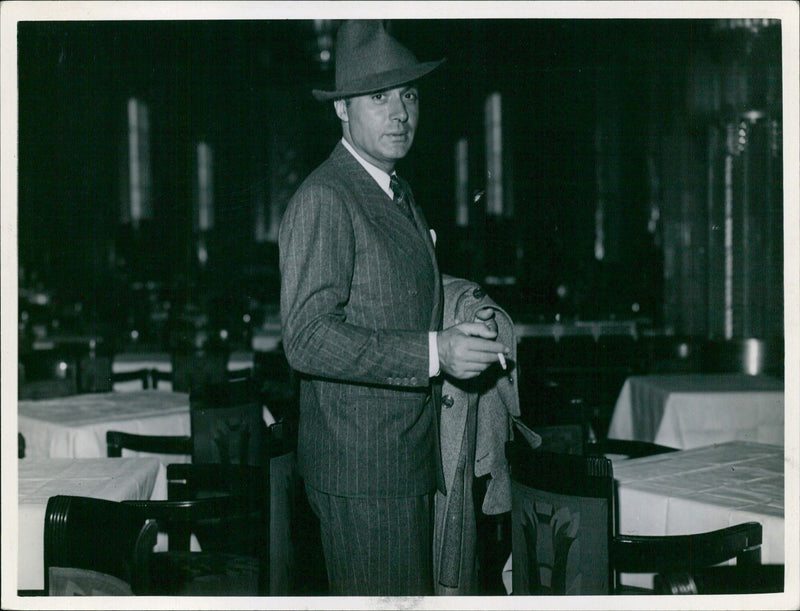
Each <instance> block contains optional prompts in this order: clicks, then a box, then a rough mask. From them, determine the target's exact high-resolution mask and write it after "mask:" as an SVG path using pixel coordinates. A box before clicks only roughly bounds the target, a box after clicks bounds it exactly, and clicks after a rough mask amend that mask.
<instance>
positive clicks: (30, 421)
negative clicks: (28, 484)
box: [17, 390, 190, 462]
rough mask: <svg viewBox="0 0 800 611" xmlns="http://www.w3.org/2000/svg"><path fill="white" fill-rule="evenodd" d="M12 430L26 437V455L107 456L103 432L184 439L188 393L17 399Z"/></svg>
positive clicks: (171, 458) (187, 427)
mask: <svg viewBox="0 0 800 611" xmlns="http://www.w3.org/2000/svg"><path fill="white" fill-rule="evenodd" d="M17 426H18V429H19V432H20V433H22V435H23V437H24V438H25V452H26V456H30V457H44V458H99V457H103V456H106V431H108V430H112V429H113V430H118V431H123V432H126V433H139V434H147V435H189V434H190V423H189V395H188V393H177V392H156V391H153V390H140V391H136V392H107V393H87V394H79V395H70V396H66V397H56V398H53V399H39V400H20V401H19V402H18V405H17ZM181 458H182V457H180V456H168V457H164V460H165V461H167V462H179V461H180V460H181Z"/></svg>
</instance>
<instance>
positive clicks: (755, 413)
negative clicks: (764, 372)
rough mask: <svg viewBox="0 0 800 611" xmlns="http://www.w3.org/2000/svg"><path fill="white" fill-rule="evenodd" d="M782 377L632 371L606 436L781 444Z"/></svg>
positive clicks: (671, 442) (685, 444)
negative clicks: (637, 372) (647, 373)
mask: <svg viewBox="0 0 800 611" xmlns="http://www.w3.org/2000/svg"><path fill="white" fill-rule="evenodd" d="M783 422H784V394H783V382H781V381H780V380H777V379H774V378H769V377H766V376H750V375H744V374H686V375H648V376H633V377H630V378H628V379H627V380H626V381H625V384H624V385H623V386H622V391H621V392H620V395H619V398H618V399H617V404H616V406H615V408H614V413H613V415H612V418H611V424H610V426H609V430H608V436H609V437H610V438H612V439H634V440H638V441H652V442H655V443H658V444H661V445H665V446H669V447H673V448H680V449H689V448H696V447H700V446H705V445H710V444H712V443H723V442H726V441H734V440H742V441H754V442H757V443H768V444H775V445H783Z"/></svg>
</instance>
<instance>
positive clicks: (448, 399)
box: [442, 395, 456, 408]
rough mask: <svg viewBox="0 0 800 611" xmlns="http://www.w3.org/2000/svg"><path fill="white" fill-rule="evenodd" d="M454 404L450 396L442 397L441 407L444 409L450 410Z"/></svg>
mask: <svg viewBox="0 0 800 611" xmlns="http://www.w3.org/2000/svg"><path fill="white" fill-rule="evenodd" d="M455 402H456V400H455V399H453V397H452V396H451V395H442V405H444V406H445V407H447V408H451V407H453V404H454V403H455Z"/></svg>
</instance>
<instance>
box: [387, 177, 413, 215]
mask: <svg viewBox="0 0 800 611" xmlns="http://www.w3.org/2000/svg"><path fill="white" fill-rule="evenodd" d="M389 187H391V189H392V193H393V194H394V197H393V198H392V201H394V203H395V204H397V206H398V207H399V208H400V211H401V212H402V213H403V214H405V215H406V217H407V218H408V220H410V221H411V222H412V223H414V213H413V212H411V202H412V201H413V196H412V195H411V187H409V186H408V183H407V182H406V181H405V180H403V179H402V178H400V177H399V176H398V175H397V174H392V175H391V176H390V177H389ZM414 224H416V223H414Z"/></svg>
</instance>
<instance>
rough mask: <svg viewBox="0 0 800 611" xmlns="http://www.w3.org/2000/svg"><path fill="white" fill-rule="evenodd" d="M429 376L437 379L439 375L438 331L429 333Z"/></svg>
mask: <svg viewBox="0 0 800 611" xmlns="http://www.w3.org/2000/svg"><path fill="white" fill-rule="evenodd" d="M428 356H429V357H430V359H429V361H428V362H429V365H428V375H429V376H430V377H432V378H435V377H436V376H438V375H439V368H440V366H439V344H438V343H437V342H436V331H430V332H429V333H428Z"/></svg>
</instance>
